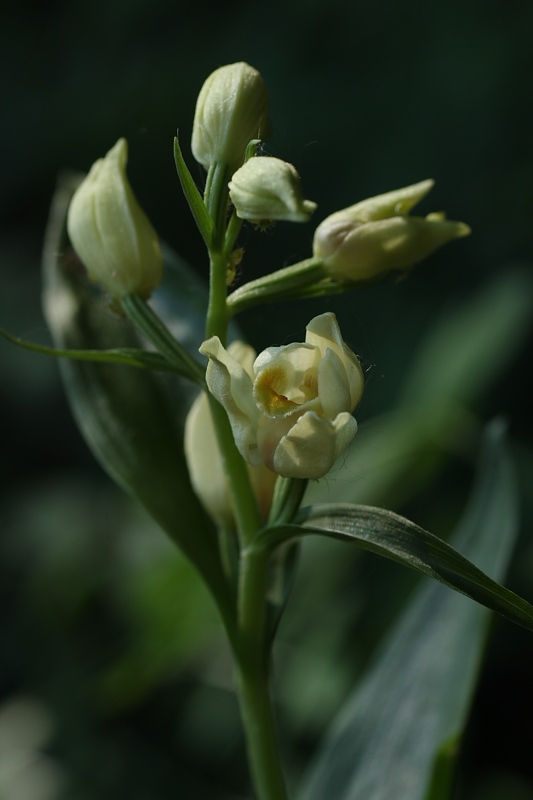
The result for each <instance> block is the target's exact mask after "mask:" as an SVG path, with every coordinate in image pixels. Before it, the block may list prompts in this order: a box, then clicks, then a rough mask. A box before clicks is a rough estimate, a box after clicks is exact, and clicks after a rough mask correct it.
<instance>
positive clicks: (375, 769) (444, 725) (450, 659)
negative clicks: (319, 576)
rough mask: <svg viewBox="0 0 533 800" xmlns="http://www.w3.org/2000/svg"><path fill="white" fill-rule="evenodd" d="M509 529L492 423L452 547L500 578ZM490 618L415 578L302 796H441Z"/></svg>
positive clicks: (513, 508)
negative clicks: (416, 583)
mask: <svg viewBox="0 0 533 800" xmlns="http://www.w3.org/2000/svg"><path fill="white" fill-rule="evenodd" d="M517 527H518V519H517V494H516V488H515V481H514V475H513V470H512V468H511V464H510V461H509V457H508V454H507V452H506V449H505V446H504V443H503V438H502V430H501V427H500V426H499V425H497V424H493V425H491V426H490V428H489V430H488V433H487V437H486V441H485V446H484V449H483V452H482V455H481V459H480V468H479V475H478V479H477V482H476V486H475V488H474V490H473V493H472V497H471V500H470V503H469V506H468V508H467V511H466V512H465V514H464V517H463V520H462V522H461V523H460V525H459V527H458V529H457V532H456V534H455V535H454V538H453V543H454V545H455V546H456V547H459V548H461V550H462V551H463V552H464V553H465V555H467V556H468V557H469V558H471V559H473V560H475V561H476V562H477V563H479V564H480V565H481V566H483V568H484V569H486V570H487V571H489V572H491V574H492V575H494V576H495V577H496V578H501V577H502V575H503V574H504V572H505V569H506V565H507V562H508V559H509V556H510V552H511V550H512V546H513V542H514V539H515V537H516V533H517ZM489 621H490V615H489V614H488V613H487V611H486V610H485V609H483V608H482V607H480V606H478V605H475V604H473V603H468V602H467V601H465V600H464V598H462V597H461V596H460V595H458V594H455V593H453V592H448V591H447V590H446V589H445V588H444V587H442V586H439V585H438V584H435V583H428V582H425V581H424V583H423V584H422V585H421V586H420V587H419V588H418V590H417V591H416V593H415V595H414V597H413V598H412V600H411V601H410V602H409V604H408V607H407V608H406V609H405V611H404V612H403V614H402V615H401V617H400V619H399V620H398V622H397V623H396V625H395V626H394V629H393V630H392V631H391V632H390V634H389V636H388V638H387V640H386V641H385V643H384V645H383V647H382V649H381V652H380V653H379V654H378V656H377V658H376V660H375V663H374V665H373V667H372V669H370V670H369V672H368V674H367V677H366V678H365V679H364V680H363V682H362V683H361V685H360V686H359V687H358V688H357V690H356V692H355V693H354V695H353V696H352V698H351V699H350V700H349V701H348V703H347V704H346V706H345V708H344V709H343V710H342V712H341V714H340V715H339V718H338V720H337V721H336V722H335V723H334V725H333V727H332V730H331V732H330V734H329V735H328V736H327V738H326V741H325V743H324V745H323V747H322V748H321V750H320V751H319V753H318V755H317V758H316V761H315V764H314V766H313V767H312V769H311V771H310V775H309V778H308V780H307V781H306V788H305V790H304V791H303V793H302V794H301V798H302V800H323V799H324V798H326V797H328V798H329V797H331V798H333V797H334V798H335V800H391V798H396V797H398V798H409V800H437V798H438V800H441V799H443V798H447V797H449V793H450V784H451V776H452V766H453V762H454V761H455V756H456V752H457V748H458V744H459V741H460V737H461V734H462V731H463V728H464V725H465V722H466V715H467V712H468V706H469V702H470V698H471V695H472V692H473V690H474V687H475V680H476V676H477V673H478V670H479V665H480V661H481V657H482V654H483V649H484V644H485V638H486V633H487V628H488V623H489Z"/></svg>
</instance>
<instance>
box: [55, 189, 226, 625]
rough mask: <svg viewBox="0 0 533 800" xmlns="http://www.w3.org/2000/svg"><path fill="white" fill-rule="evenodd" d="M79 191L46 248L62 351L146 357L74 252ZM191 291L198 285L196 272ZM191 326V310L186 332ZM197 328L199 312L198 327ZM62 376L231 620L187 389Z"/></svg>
mask: <svg viewBox="0 0 533 800" xmlns="http://www.w3.org/2000/svg"><path fill="white" fill-rule="evenodd" d="M75 185H76V182H75V180H72V179H70V180H66V181H64V182H63V184H62V185H60V186H59V188H58V191H57V193H56V196H55V198H54V203H53V206H52V211H51V215H50V221H49V225H48V229H47V235H46V241H45V251H44V262H43V269H44V298H43V299H44V309H45V314H46V318H47V321H48V324H49V326H50V329H51V332H52V336H53V339H54V343H55V344H56V346H58V347H61V348H75V349H81V348H95V349H100V348H102V349H107V348H109V347H113V348H115V347H120V348H123V347H126V348H130V347H139V346H140V345H141V344H142V343H141V342H140V341H139V340H138V338H137V335H136V334H135V332H134V331H133V329H132V328H131V327H130V325H129V324H128V323H126V322H125V321H123V320H120V319H119V318H117V317H116V315H114V314H112V313H111V311H110V310H109V309H108V308H106V307H105V306H104V302H103V299H102V296H101V295H100V294H98V293H96V292H95V291H94V290H93V288H92V287H91V286H90V285H89V284H88V283H87V281H86V280H85V279H84V277H83V275H82V272H81V270H80V265H79V262H78V261H77V258H76V256H75V253H74V252H73V250H72V248H71V247H70V246H69V244H68V240H67V237H66V232H65V218H66V212H67V208H68V203H69V200H70V197H71V196H72V192H73V190H74V188H75ZM167 271H168V270H167ZM183 271H184V268H183V266H182V275H183ZM188 281H189V283H190V284H194V282H195V278H194V276H193V274H192V273H190V272H189V275H188ZM187 320H188V317H187V315H186V311H185V309H183V308H181V309H180V325H181V327H182V328H185V327H187V324H188V322H187ZM197 323H198V314H197V313H196V312H195V311H193V312H192V325H194V324H197ZM60 366H61V374H62V377H63V383H64V386H65V391H66V393H67V397H68V399H69V402H70V405H71V408H72V411H73V414H74V416H75V418H76V420H77V423H78V426H79V428H80V430H81V432H82V433H83V435H84V437H85V440H86V441H87V444H88V445H89V447H90V448H91V450H92V452H93V453H94V455H95V456H96V458H97V459H98V460H99V461H100V463H101V464H102V466H103V467H104V469H106V471H107V472H108V473H109V474H110V475H111V477H112V478H113V479H114V480H115V481H116V482H117V483H119V484H120V485H121V486H122V487H123V488H124V489H126V490H127V491H128V492H129V493H131V494H133V495H134V496H135V497H137V498H138V499H139V500H140V502H141V503H142V504H143V505H144V506H145V507H146V509H147V510H148V511H149V513H150V514H151V516H152V517H153V518H154V519H155V520H156V521H157V522H158V523H159V524H160V525H161V527H162V528H163V529H164V530H165V531H166V532H167V533H168V534H169V536H170V537H171V538H172V539H174V541H175V542H176V543H177V544H178V545H179V546H180V547H181V549H182V550H183V552H184V553H185V554H186V555H187V556H188V557H189V558H190V559H191V560H192V561H193V563H194V564H195V565H196V567H197V568H198V569H199V570H200V572H201V573H202V575H203V576H204V578H205V579H206V580H207V582H208V584H209V585H210V587H211V589H212V590H213V591H214V593H215V595H216V596H217V598H218V600H219V603H221V604H222V607H224V606H225V607H226V612H227V611H228V608H229V602H230V601H229V598H227V596H226V591H227V589H226V583H225V580H224V578H223V574H222V567H221V565H220V559H219V556H218V549H217V540H216V533H215V531H214V529H213V526H212V523H211V522H210V520H209V519H208V517H207V515H206V514H205V512H204V510H203V508H202V507H201V505H200V503H199V501H198V499H197V498H196V496H195V494H194V492H193V490H192V487H191V485H190V482H189V476H188V471H187V466H186V463H185V457H184V454H183V441H182V433H181V430H180V427H179V421H180V418H183V416H184V414H185V412H186V408H187V407H188V404H189V402H190V394H189V393H187V392H183V391H182V387H183V385H184V384H183V382H181V381H179V379H176V378H173V377H170V376H166V378H165V379H163V378H161V376H159V375H155V374H154V373H153V372H149V371H144V370H143V371H141V370H134V369H131V368H129V367H125V366H119V365H116V364H113V365H111V364H93V363H87V362H72V361H67V362H62V363H61V365H60Z"/></svg>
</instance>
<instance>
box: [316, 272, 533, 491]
mask: <svg viewBox="0 0 533 800" xmlns="http://www.w3.org/2000/svg"><path fill="white" fill-rule="evenodd" d="M532 312H533V280H532V278H531V274H530V273H529V272H526V271H518V270H516V271H510V272H505V273H502V274H501V275H498V276H497V277H496V278H495V279H493V280H492V281H491V282H490V283H489V284H488V285H487V286H486V287H485V289H484V290H483V291H481V292H480V293H479V294H477V295H476V296H475V297H474V298H472V299H470V300H469V301H468V302H466V303H465V304H464V305H463V306H462V307H458V308H456V307H454V308H449V309H448V310H447V312H446V313H445V314H444V315H443V316H442V318H441V319H440V320H438V321H437V322H436V324H435V326H434V328H433V329H432V330H430V331H429V333H428V334H427V335H426V336H425V338H424V340H423V342H422V344H421V347H420V349H419V351H418V352H417V353H416V354H415V357H414V359H413V363H412V366H411V368H410V370H409V372H408V374H407V376H406V379H405V382H404V385H403V387H402V389H401V391H400V397H399V403H398V405H397V407H396V408H395V410H394V411H392V412H390V413H388V414H385V415H383V416H382V417H379V418H377V419H372V420H370V421H369V422H366V423H365V422H363V424H362V425H361V426H360V431H359V433H358V435H357V436H356V438H355V440H354V442H353V445H352V446H351V447H350V449H349V451H348V453H347V454H346V455H344V456H342V458H341V460H339V466H342V469H340V470H339V475H338V477H336V476H335V473H330V474H329V475H327V476H326V477H325V478H322V480H320V481H317V482H314V483H312V484H310V486H309V489H308V493H307V495H306V500H307V501H308V502H309V503H320V502H326V501H327V502H334V503H340V502H352V503H365V504H376V505H381V504H382V503H384V502H386V503H387V505H389V506H390V505H397V504H400V503H401V502H405V500H406V499H407V498H408V497H410V496H412V495H413V494H414V493H415V492H416V491H418V489H419V488H420V486H421V485H424V484H426V483H427V481H428V480H429V479H430V478H431V477H432V476H433V475H434V474H435V472H436V470H437V469H438V467H439V466H440V465H441V464H442V461H443V456H444V455H445V454H446V453H450V452H458V453H462V454H470V453H471V452H473V450H474V448H475V447H477V442H478V435H479V423H478V421H477V419H476V417H475V416H474V415H473V414H472V409H473V408H474V407H475V404H476V403H477V402H478V400H479V398H480V397H482V396H483V395H484V394H485V393H486V392H487V390H488V389H489V387H490V386H491V384H492V383H493V382H494V381H495V380H496V378H497V377H498V375H499V374H500V373H501V372H502V371H503V370H504V369H505V366H506V364H507V363H508V362H509V360H510V359H511V358H512V357H513V355H514V353H515V352H516V350H517V348H518V347H519V346H520V344H521V343H522V342H523V341H524V339H525V336H526V335H527V333H528V331H529V329H530V326H531V319H532Z"/></svg>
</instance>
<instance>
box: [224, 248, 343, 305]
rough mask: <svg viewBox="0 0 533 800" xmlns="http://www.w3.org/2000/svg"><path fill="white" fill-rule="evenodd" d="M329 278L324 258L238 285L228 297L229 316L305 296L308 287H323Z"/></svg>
mask: <svg viewBox="0 0 533 800" xmlns="http://www.w3.org/2000/svg"><path fill="white" fill-rule="evenodd" d="M326 277H327V273H326V271H325V268H324V264H323V262H322V261H321V259H319V258H307V259H306V260H305V261H300V262H299V263H297V264H291V266H290V267H284V268H283V269H278V270H276V272H270V273H269V274H268V275H264V276H262V277H261V278H257V279H256V280H254V281H249V282H248V283H245V284H244V285H243V286H239V288H238V289H235V291H234V292H232V293H231V294H230V296H229V297H228V300H227V304H228V313H229V314H231V315H232V316H233V315H234V314H238V313H239V312H240V311H244V310H245V309H247V308H251V307H252V306H255V305H258V304H259V303H268V302H272V301H273V300H283V299H286V298H289V297H300V296H303V294H304V293H305V290H306V289H307V288H308V287H311V286H315V285H317V284H320V282H322V281H324V279H325V278H326Z"/></svg>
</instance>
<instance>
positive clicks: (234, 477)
mask: <svg viewBox="0 0 533 800" xmlns="http://www.w3.org/2000/svg"><path fill="white" fill-rule="evenodd" d="M208 397H209V408H210V410H211V416H212V418H213V424H214V426H215V431H216V434H217V441H218V447H219V450H220V453H221V454H222V460H223V463H224V472H225V474H226V477H227V480H228V484H229V490H230V495H231V499H232V505H233V510H234V513H235V518H236V522H237V532H238V534H239V540H240V543H241V547H246V546H247V545H249V544H250V543H251V542H252V541H253V539H254V537H255V534H256V533H257V531H258V530H259V529H260V528H261V519H260V516H259V510H258V508H257V502H256V499H255V495H254V492H253V489H252V484H251V482H250V475H249V474H248V468H247V466H246V463H245V461H244V459H243V457H242V456H241V454H240V453H239V451H238V450H237V447H236V445H235V440H234V438H233V432H232V430H231V426H230V423H229V420H228V415H227V414H226V412H225V410H224V409H223V408H222V406H221V405H220V403H218V401H217V400H215V398H214V397H213V395H212V394H209V395H208Z"/></svg>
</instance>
